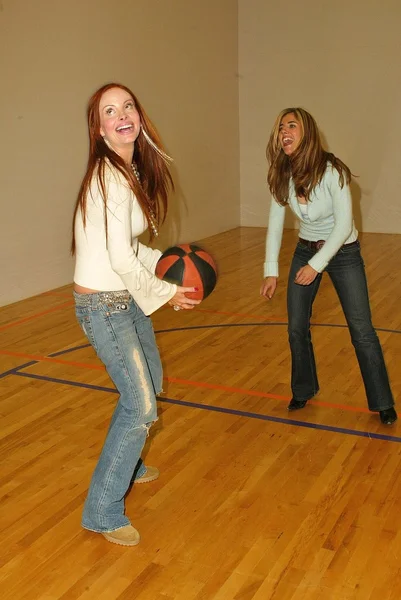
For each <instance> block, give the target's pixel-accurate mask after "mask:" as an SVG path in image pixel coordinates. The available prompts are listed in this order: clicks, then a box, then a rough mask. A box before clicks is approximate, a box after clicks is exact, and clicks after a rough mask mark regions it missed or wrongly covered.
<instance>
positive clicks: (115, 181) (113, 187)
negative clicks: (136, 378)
mask: <svg viewBox="0 0 401 600" xmlns="http://www.w3.org/2000/svg"><path fill="white" fill-rule="evenodd" d="M105 181H106V192H107V196H106V197H107V243H106V231H105V223H104V203H103V199H102V197H101V193H100V189H99V186H98V183H97V178H96V173H95V175H94V178H93V180H92V184H91V189H90V193H89V194H88V198H87V204H86V227H85V228H84V226H83V219H82V214H81V211H80V210H79V211H78V213H77V216H76V220H75V240H76V263H75V274H74V281H75V283H77V284H78V285H80V286H82V287H86V288H90V289H93V290H97V291H116V290H125V289H126V290H128V291H129V293H130V294H131V296H132V297H133V299H134V300H135V302H136V303H137V304H138V306H139V307H140V308H141V309H142V310H143V312H144V313H145V314H146V315H150V314H151V313H153V312H154V311H155V310H157V309H158V308H160V306H162V305H163V304H165V303H166V302H168V301H169V300H170V299H171V298H172V297H173V296H174V294H175V293H176V291H177V286H176V285H174V284H171V283H168V282H167V281H162V280H161V279H159V278H158V277H156V276H155V274H154V272H155V268H156V263H157V261H158V260H159V258H160V256H161V252H160V250H153V249H152V248H149V247H148V246H145V245H144V244H141V243H140V242H139V241H138V239H137V238H138V236H140V235H141V234H142V233H143V232H144V231H145V230H146V229H147V221H146V218H145V216H144V214H143V212H142V209H141V207H140V205H139V203H138V201H137V199H136V197H135V195H134V194H133V193H132V190H131V189H130V187H129V186H128V183H127V181H126V180H125V178H124V177H123V176H122V175H121V174H120V173H119V172H117V171H116V170H115V169H112V167H109V168H106V169H105Z"/></svg>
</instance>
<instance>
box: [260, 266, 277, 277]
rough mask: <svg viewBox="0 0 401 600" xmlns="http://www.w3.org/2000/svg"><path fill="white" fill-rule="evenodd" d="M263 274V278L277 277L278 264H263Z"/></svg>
mask: <svg viewBox="0 0 401 600" xmlns="http://www.w3.org/2000/svg"><path fill="white" fill-rule="evenodd" d="M263 272H264V276H265V277H278V262H265V263H264V266H263Z"/></svg>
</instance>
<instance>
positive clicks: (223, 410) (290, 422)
mask: <svg viewBox="0 0 401 600" xmlns="http://www.w3.org/2000/svg"><path fill="white" fill-rule="evenodd" d="M13 375H17V376H20V377H27V378H28V379H40V380H42V381H51V382H52V383H61V384H64V385H71V386H75V387H80V388H86V389H90V390H100V391H102V392H111V393H113V394H118V391H117V390H116V389H115V388H109V387H102V386H100V385H92V384H90V383H80V382H78V381H69V380H67V379H56V378H55V377H47V376H46V375H36V374H33V373H18V372H15V373H13ZM158 400H159V402H165V403H168V404H176V405H178V406H188V407H189V408H199V409H201V410H209V411H213V412H219V413H224V414H229V415H237V416H239V417H248V418H249V419H259V420H261V421H270V422H271V423H282V424H284V425H293V426H296V427H306V428H309V429H319V430H321V431H331V432H332V433H341V434H343V435H355V436H357V437H364V438H369V439H374V440H384V441H386V442H398V443H400V442H401V437H396V436H393V435H384V434H382V433H373V432H369V431H358V430H356V429H344V428H342V427H333V426H331V425H321V424H319V423H308V422H307V421H295V420H293V419H284V418H283V417H272V416H270V415H263V414H262V415H261V414H258V413H253V412H246V411H242V410H237V409H234V408H224V407H220V406H212V405H211V404H199V403H198V402H187V401H186V400H173V399H172V398H158Z"/></svg>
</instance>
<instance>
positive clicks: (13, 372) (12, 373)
mask: <svg viewBox="0 0 401 600" xmlns="http://www.w3.org/2000/svg"><path fill="white" fill-rule="evenodd" d="M37 363H38V361H37V360H31V362H27V363H25V364H23V365H18V367H14V368H13V369H10V370H9V371H4V373H0V379H2V378H3V377H7V375H17V374H18V371H19V369H25V368H26V367H31V366H32V365H36V364H37Z"/></svg>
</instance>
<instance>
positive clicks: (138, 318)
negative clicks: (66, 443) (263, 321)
mask: <svg viewBox="0 0 401 600" xmlns="http://www.w3.org/2000/svg"><path fill="white" fill-rule="evenodd" d="M88 128H89V143H90V147H89V160H88V165H87V170H86V173H85V176H84V178H83V181H82V185H81V189H80V191H79V194H78V200H77V203H76V207H75V213H74V228H73V241H72V252H73V254H75V257H76V265H75V274H74V298H75V304H76V315H77V319H78V321H79V323H80V325H81V327H82V329H83V331H84V333H85V335H86V336H87V338H88V340H89V342H90V343H91V344H92V346H93V347H94V349H95V351H96V353H97V355H98V356H99V358H100V360H102V362H103V363H104V365H105V367H106V369H107V371H108V373H109V375H110V377H111V379H112V380H113V382H114V384H115V386H116V388H117V390H118V392H119V394H120V397H119V399H118V402H117V405H116V408H115V411H114V414H113V417H112V419H111V423H110V427H109V431H108V433H107V437H106V440H105V443H104V446H103V449H102V452H101V455H100V458H99V461H98V463H97V466H96V469H95V471H94V473H93V476H92V480H91V484H90V488H89V492H88V496H87V499H86V502H85V506H84V512H83V518H82V525H83V527H84V528H86V529H89V530H91V531H95V532H98V533H101V534H103V535H104V537H105V538H106V539H107V540H108V541H110V542H113V543H116V544H120V545H124V546H134V545H136V544H137V543H138V542H139V539H140V538H139V533H138V531H137V530H136V529H135V528H134V527H133V526H132V525H131V523H130V521H129V519H128V517H127V516H126V515H125V511H124V497H125V495H126V493H127V490H128V489H129V487H130V485H131V483H133V482H135V483H145V482H148V481H152V480H154V479H156V478H157V477H158V476H159V472H158V470H157V469H156V468H155V467H145V465H144V464H143V462H142V460H141V452H142V450H143V447H144V444H145V441H146V437H147V435H148V432H149V428H150V426H151V424H152V423H153V422H154V421H155V420H156V419H157V410H156V395H157V394H158V393H160V392H161V389H162V366H161V362H160V356H159V351H158V348H157V345H156V341H155V336H154V332H153V327H152V322H151V320H150V318H149V315H150V314H152V313H153V312H154V311H155V310H157V309H158V308H160V307H161V306H163V305H164V304H166V303H169V304H170V305H171V306H173V308H174V309H175V310H180V309H186V310H188V309H192V308H194V306H195V304H198V303H199V301H198V300H193V299H190V298H188V297H187V296H186V293H187V292H193V291H195V288H187V287H179V286H176V285H173V284H171V283H168V282H166V281H161V280H160V279H158V278H157V277H156V276H155V267H156V263H157V261H158V259H159V258H160V256H161V252H160V251H159V250H153V249H151V248H149V247H147V246H145V245H144V244H142V243H141V242H139V240H138V236H140V235H141V234H142V233H143V232H144V231H145V230H146V229H147V228H149V231H150V238H151V239H153V238H154V237H155V236H157V234H158V229H159V226H160V224H161V223H162V222H163V220H164V217H165V214H166V210H167V195H168V190H169V188H170V187H172V179H171V175H170V172H169V168H168V162H169V157H168V156H167V154H165V152H164V151H163V150H162V148H161V142H160V139H159V137H158V134H157V132H156V129H155V128H154V126H153V124H152V123H151V121H150V119H149V117H147V115H146V113H145V111H144V109H143V108H142V106H141V105H140V103H139V101H138V99H137V98H136V97H135V96H134V94H133V93H132V91H131V90H130V89H129V88H127V87H125V86H123V85H120V84H115V83H110V84H107V85H105V86H103V87H101V88H100V89H99V90H97V92H95V93H94V94H93V96H92V97H91V99H90V100H89V105H88Z"/></svg>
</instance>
